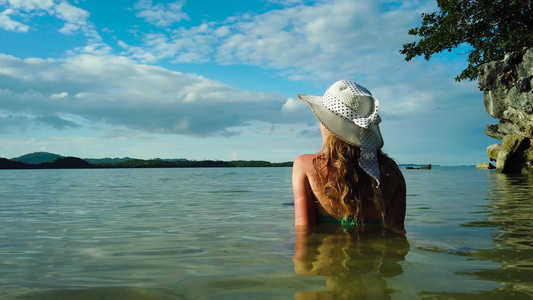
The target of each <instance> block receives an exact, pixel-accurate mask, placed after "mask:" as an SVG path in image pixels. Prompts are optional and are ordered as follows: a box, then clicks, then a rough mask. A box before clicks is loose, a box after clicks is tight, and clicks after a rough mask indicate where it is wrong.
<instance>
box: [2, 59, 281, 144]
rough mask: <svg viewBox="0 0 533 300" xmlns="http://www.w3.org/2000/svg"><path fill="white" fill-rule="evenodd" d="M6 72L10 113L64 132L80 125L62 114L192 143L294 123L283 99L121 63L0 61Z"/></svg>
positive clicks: (4, 94)
mask: <svg viewBox="0 0 533 300" xmlns="http://www.w3.org/2000/svg"><path fill="white" fill-rule="evenodd" d="M0 70H2V72H0V80H5V79H9V81H10V82H12V83H13V84H12V85H11V86H10V88H8V89H4V90H2V97H0V107H2V109H3V111H4V112H7V113H8V114H11V115H19V116H20V115H27V116H30V117H29V118H28V119H27V121H28V122H41V123H44V124H48V125H50V126H53V127H55V128H59V129H61V128H65V127H67V126H68V127H72V126H78V125H77V124H74V123H72V122H70V121H67V120H65V119H64V118H62V117H58V114H63V115H65V114H67V115H73V116H78V117H80V118H83V119H85V120H88V121H91V122H102V123H105V124H108V125H112V126H123V127H125V128H129V129H133V130H139V131H145V132H151V133H170V134H183V135H190V136H209V135H218V134H220V135H233V134H235V132H232V131H230V130H228V128H231V127H235V126H240V125H242V124H245V123H247V122H250V121H263V122H267V123H283V122H285V121H288V122H292V121H291V120H290V119H288V118H287V120H285V119H284V117H283V116H282V115H281V113H280V111H281V106H282V105H283V98H281V97H280V96H276V95H270V94H267V93H260V92H248V91H241V90H237V89H234V88H231V87H229V86H227V85H224V84H222V83H220V82H216V81H212V80H209V79H206V78H203V77H200V76H194V75H185V74H182V73H179V72H173V71H169V70H166V69H163V68H160V67H155V66H148V65H140V64H136V63H134V62H133V61H132V60H130V59H128V58H126V57H121V56H94V55H79V56H75V57H71V58H67V59H64V60H35V59H26V60H24V59H19V58H15V57H11V56H6V55H0ZM2 78H3V79H2ZM60 89H62V90H63V92H61V93H57V92H56V91H57V90H60ZM68 95H74V97H73V98H72V97H68Z"/></svg>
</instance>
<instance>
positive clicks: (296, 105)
mask: <svg viewBox="0 0 533 300" xmlns="http://www.w3.org/2000/svg"><path fill="white" fill-rule="evenodd" d="M306 106H307V104H305V103H303V102H302V101H300V100H299V99H294V98H288V99H287V101H286V102H285V104H283V106H282V107H281V112H283V113H293V112H296V111H300V110H303V109H304V108H305V107H306Z"/></svg>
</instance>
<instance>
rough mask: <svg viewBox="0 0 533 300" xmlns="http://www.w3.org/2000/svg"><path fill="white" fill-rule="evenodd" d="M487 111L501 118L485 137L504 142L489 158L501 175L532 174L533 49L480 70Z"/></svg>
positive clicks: (488, 153) (480, 81) (495, 146)
mask: <svg viewBox="0 0 533 300" xmlns="http://www.w3.org/2000/svg"><path fill="white" fill-rule="evenodd" d="M478 82H479V89H480V90H481V91H483V102H484V105H485V110H486V111H487V113H488V114H489V115H491V116H492V117H494V118H496V119H499V120H500V122H499V123H498V124H495V125H487V130H485V131H484V132H485V134H486V135H488V136H490V137H493V138H495V139H499V140H502V144H501V145H499V144H496V145H490V146H489V147H488V148H487V156H488V157H489V159H490V160H492V161H496V171H498V172H501V173H533V143H532V140H533V89H532V86H533V48H530V49H524V50H523V51H519V52H513V53H509V54H507V55H506V56H505V59H503V60H501V61H494V62H490V63H487V64H484V65H482V66H481V67H480V69H479V76H478Z"/></svg>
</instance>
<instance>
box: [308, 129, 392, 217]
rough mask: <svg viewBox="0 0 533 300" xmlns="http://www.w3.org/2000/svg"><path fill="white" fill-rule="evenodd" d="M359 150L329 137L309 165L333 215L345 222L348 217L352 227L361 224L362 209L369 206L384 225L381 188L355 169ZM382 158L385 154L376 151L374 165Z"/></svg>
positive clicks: (362, 172) (368, 176)
mask: <svg viewBox="0 0 533 300" xmlns="http://www.w3.org/2000/svg"><path fill="white" fill-rule="evenodd" d="M359 151H360V150H359V147H357V146H354V145H351V144H348V143H346V142H344V141H342V140H341V139H339V138H337V137H336V136H335V135H333V134H330V135H329V136H328V137H327V138H326V140H325V141H324V143H323V145H322V151H321V153H320V154H319V155H318V156H317V157H316V158H315V160H314V162H313V164H314V166H315V169H316V171H317V174H318V177H319V179H320V181H321V185H322V186H323V187H324V192H325V194H326V195H327V196H328V198H329V200H330V202H331V207H332V209H333V211H334V212H335V213H336V214H337V215H344V218H345V220H346V218H348V219H350V218H351V220H353V221H354V222H353V224H354V225H355V226H361V225H363V224H364V221H365V220H363V218H362V216H361V214H362V210H363V207H369V206H373V207H374V208H375V210H376V211H377V213H378V215H379V216H380V221H381V224H382V226H385V224H386V223H385V217H386V213H385V212H386V207H385V204H384V201H383V196H382V194H381V189H380V188H378V185H377V182H376V180H375V179H373V178H372V177H371V176H370V175H368V174H367V173H366V172H365V171H364V170H363V169H362V168H361V167H360V166H359V159H358V158H359ZM383 157H386V155H385V154H384V153H383V152H381V150H378V162H380V161H383ZM381 169H382V164H381V163H380V170H381ZM381 173H383V171H382V170H381ZM382 181H383V180H382ZM381 184H383V182H382V183H381Z"/></svg>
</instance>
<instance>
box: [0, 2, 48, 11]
mask: <svg viewBox="0 0 533 300" xmlns="http://www.w3.org/2000/svg"><path fill="white" fill-rule="evenodd" d="M0 4H3V5H9V6H10V7H12V8H13V9H18V10H24V11H32V10H38V9H39V10H46V11H47V10H49V9H51V8H52V6H54V2H53V0H3V1H0Z"/></svg>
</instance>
